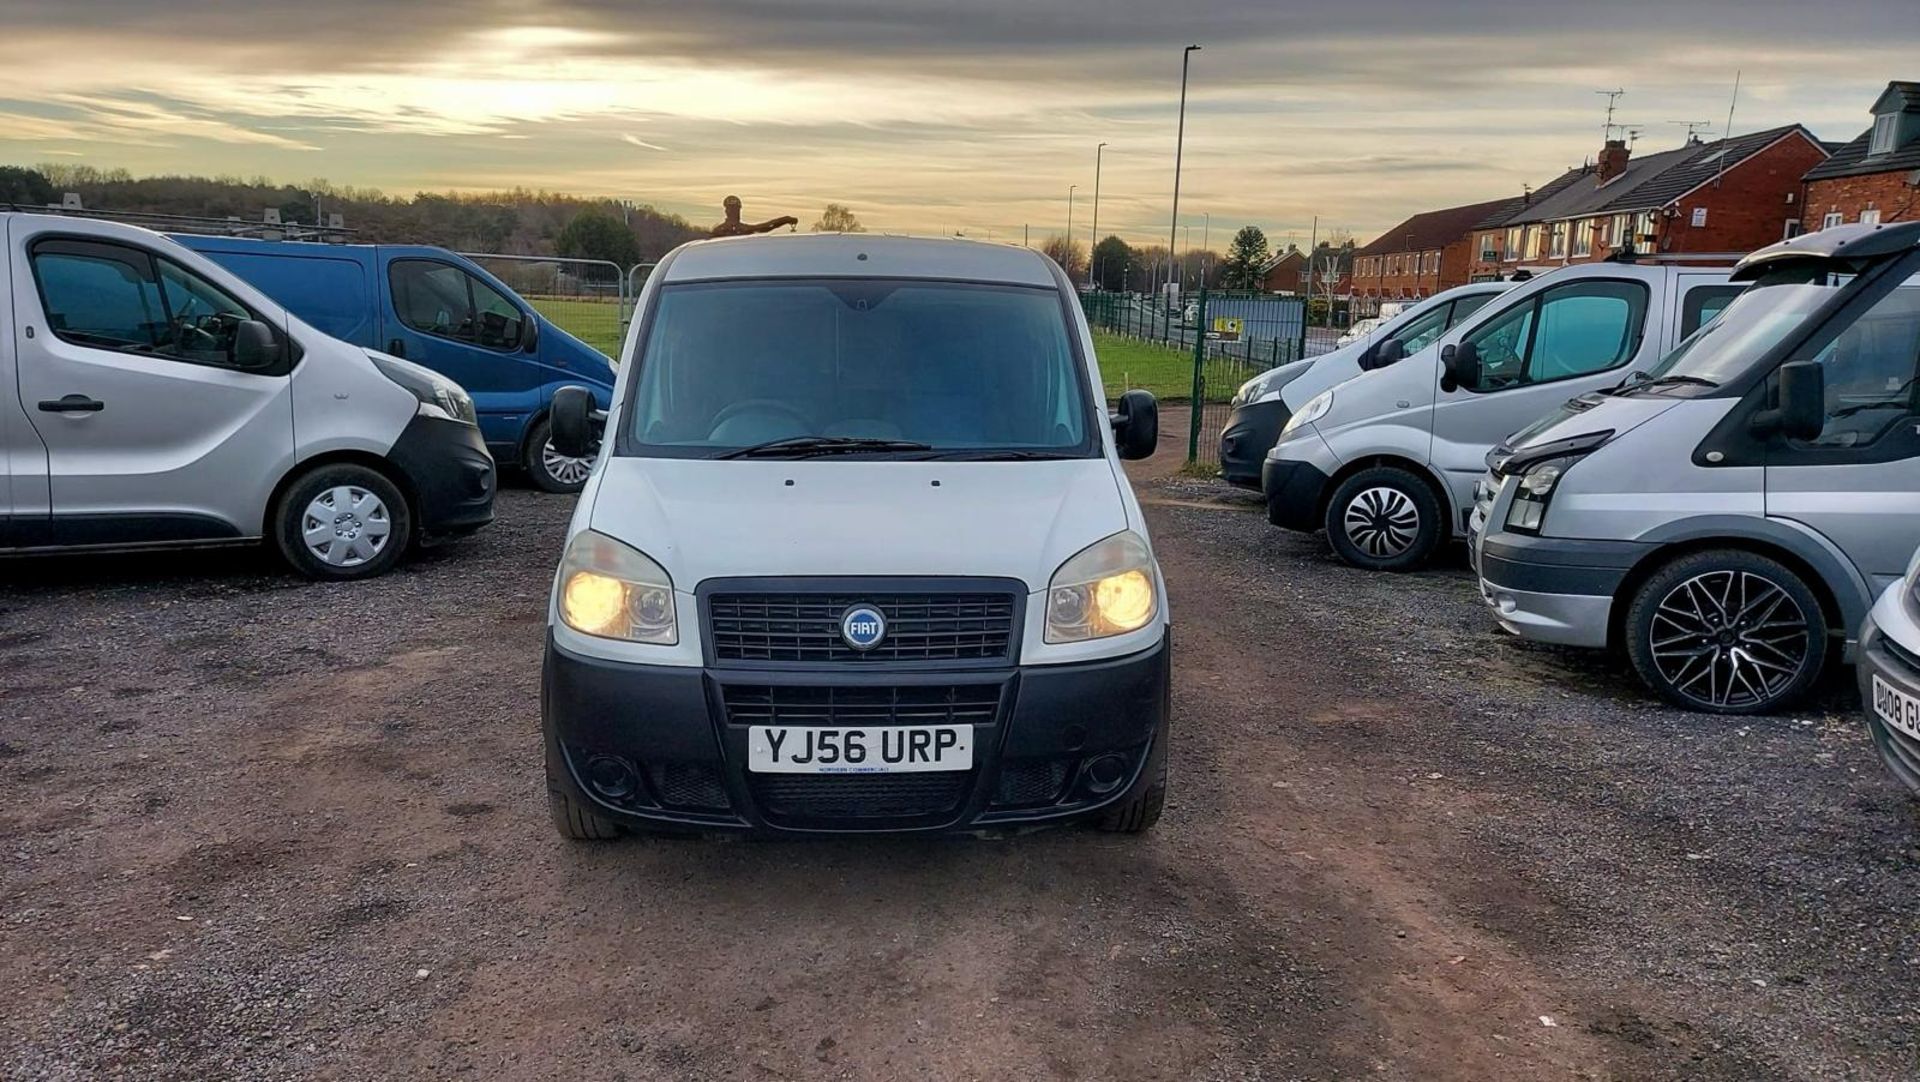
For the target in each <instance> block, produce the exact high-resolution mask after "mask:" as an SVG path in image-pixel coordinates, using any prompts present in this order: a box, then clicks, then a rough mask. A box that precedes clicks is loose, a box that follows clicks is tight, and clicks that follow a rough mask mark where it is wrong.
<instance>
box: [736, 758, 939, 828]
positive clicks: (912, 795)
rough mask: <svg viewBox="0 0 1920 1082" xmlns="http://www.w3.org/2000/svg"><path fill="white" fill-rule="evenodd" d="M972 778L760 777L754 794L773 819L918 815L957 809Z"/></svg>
mask: <svg viewBox="0 0 1920 1082" xmlns="http://www.w3.org/2000/svg"><path fill="white" fill-rule="evenodd" d="M972 780H973V773H972V771H967V770H949V771H938V772H931V773H922V774H788V775H762V776H759V777H756V778H755V779H754V781H753V796H754V799H755V801H757V802H758V803H759V805H760V810H761V811H762V812H764V813H765V814H766V815H768V816H770V817H772V818H775V819H815V820H818V819H917V818H922V817H927V816H936V815H946V814H950V813H952V812H954V811H956V810H958V809H959V807H960V804H961V802H963V801H964V800H966V797H967V790H968V787H969V786H970V785H971V783H972Z"/></svg>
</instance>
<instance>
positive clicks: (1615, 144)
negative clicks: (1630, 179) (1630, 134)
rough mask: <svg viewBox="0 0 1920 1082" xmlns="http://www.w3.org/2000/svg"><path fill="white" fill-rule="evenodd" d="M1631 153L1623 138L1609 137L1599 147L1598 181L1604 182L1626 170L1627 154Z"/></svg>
mask: <svg viewBox="0 0 1920 1082" xmlns="http://www.w3.org/2000/svg"><path fill="white" fill-rule="evenodd" d="M1631 153H1633V152H1632V151H1630V150H1628V149H1627V141H1626V140H1625V139H1609V140H1607V145H1606V146H1604V147H1602V148H1601V149H1600V170H1599V180H1598V183H1600V184H1605V183H1606V182H1607V181H1609V180H1612V179H1613V178H1614V177H1617V176H1619V175H1620V174H1622V173H1624V172H1626V171H1627V155H1629V154H1631Z"/></svg>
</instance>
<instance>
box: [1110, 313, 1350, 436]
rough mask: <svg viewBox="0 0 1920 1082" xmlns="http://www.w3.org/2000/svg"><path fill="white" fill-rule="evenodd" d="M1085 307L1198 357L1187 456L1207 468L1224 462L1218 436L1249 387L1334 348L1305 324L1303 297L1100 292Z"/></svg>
mask: <svg viewBox="0 0 1920 1082" xmlns="http://www.w3.org/2000/svg"><path fill="white" fill-rule="evenodd" d="M1081 303H1082V305H1083V307H1084V308H1085V310H1086V313H1087V321H1088V322H1089V323H1090V324H1092V325H1093V326H1095V327H1097V328H1099V329H1101V330H1104V331H1106V332H1108V333H1110V334H1118V335H1122V336H1125V337H1128V338H1135V339H1139V340H1141V341H1145V342H1155V343H1159V344H1161V345H1164V346H1166V347H1167V348H1168V349H1172V350H1179V351H1180V352H1181V353H1183V354H1185V355H1186V356H1187V357H1189V358H1191V361H1190V364H1189V368H1190V371H1191V374H1192V379H1191V381H1190V384H1189V385H1188V387H1186V388H1184V390H1185V391H1186V395H1187V397H1188V400H1189V402H1190V403H1191V404H1192V407H1193V409H1192V414H1191V418H1190V420H1189V423H1188V431H1187V434H1186V435H1187V459H1188V461H1189V462H1190V463H1193V464H1197V465H1200V466H1208V465H1217V464H1218V463H1219V459H1220V447H1219V440H1218V438H1217V437H1218V435H1219V433H1220V430H1221V429H1223V428H1225V427H1226V423H1227V415H1228V414H1229V413H1231V412H1232V406H1231V399H1232V398H1233V392H1234V391H1236V390H1238V389H1239V387H1240V385H1241V384H1242V383H1245V382H1246V381H1247V380H1249V379H1251V378H1252V377H1254V376H1256V375H1258V374H1260V373H1261V372H1264V371H1266V370H1267V369H1269V368H1275V367H1278V366H1279V365H1283V364H1286V363H1288V362H1290V361H1296V360H1299V359H1300V358H1302V357H1307V356H1312V355H1314V354H1317V353H1324V352H1326V351H1327V350H1328V349H1331V348H1332V346H1333V343H1332V338H1331V336H1330V335H1328V334H1327V332H1325V331H1323V330H1322V329H1320V328H1309V327H1308V326H1307V325H1306V323H1307V321H1306V314H1307V313H1306V302H1305V300H1304V299H1302V298H1300V297H1290V296H1280V295H1275V294H1248V293H1210V292H1208V291H1206V290H1201V291H1200V292H1199V293H1198V294H1195V295H1192V296H1190V297H1186V298H1182V300H1181V302H1180V303H1179V304H1178V305H1177V306H1176V305H1171V304H1168V303H1166V302H1165V301H1164V300H1163V299H1161V298H1159V297H1156V296H1153V295H1150V294H1149V295H1140V294H1130V293H1099V292H1095V293H1088V294H1085V295H1083V296H1082V298H1081Z"/></svg>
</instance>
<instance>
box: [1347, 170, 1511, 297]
mask: <svg viewBox="0 0 1920 1082" xmlns="http://www.w3.org/2000/svg"><path fill="white" fill-rule="evenodd" d="M1514 202H1515V201H1514V200H1512V199H1496V200H1493V201H1492V202H1490V203H1469V204H1467V205H1465V206H1458V207H1447V208H1446V209H1444V210H1430V211H1426V212H1425V213H1421V214H1416V215H1414V216H1413V217H1411V218H1408V219H1407V220H1406V221H1404V222H1401V223H1400V224H1399V225H1396V226H1394V227H1393V228H1392V229H1389V230H1387V231H1386V232H1384V233H1382V234H1380V236H1379V237H1377V238H1375V239H1374V241H1373V243H1371V244H1368V245H1366V246H1364V247H1362V248H1359V249H1357V250H1355V251H1354V253H1353V285H1352V290H1353V315H1354V318H1356V319H1358V318H1362V317H1365V316H1371V315H1375V314H1377V313H1378V312H1379V311H1380V305H1381V304H1382V303H1384V302H1386V301H1397V300H1417V299H1419V298H1421V297H1431V296H1433V295H1434V294H1435V293H1438V292H1440V291H1441V290H1443V289H1451V288H1453V287H1454V286H1457V285H1465V284H1466V282H1467V276H1468V274H1469V273H1470V271H1471V262H1472V246H1473V237H1474V233H1473V229H1474V227H1475V226H1477V225H1479V224H1480V223H1481V222H1482V221H1485V220H1486V219H1487V217H1488V216H1489V215H1493V214H1495V213H1496V212H1499V211H1502V210H1505V209H1511V208H1512V206H1513V204H1514Z"/></svg>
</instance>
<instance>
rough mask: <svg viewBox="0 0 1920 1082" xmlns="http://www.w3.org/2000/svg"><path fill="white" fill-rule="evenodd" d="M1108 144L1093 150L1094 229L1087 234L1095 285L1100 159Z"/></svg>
mask: <svg viewBox="0 0 1920 1082" xmlns="http://www.w3.org/2000/svg"><path fill="white" fill-rule="evenodd" d="M1106 150H1107V144H1105V143H1101V144H1100V145H1099V146H1097V147H1094V148H1093V228H1092V229H1091V230H1088V233H1087V284H1088V285H1090V286H1091V285H1094V284H1096V283H1095V282H1094V277H1095V274H1094V265H1093V253H1094V252H1095V251H1096V250H1098V249H1099V247H1100V158H1101V156H1102V155H1103V154H1105V153H1106Z"/></svg>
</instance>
